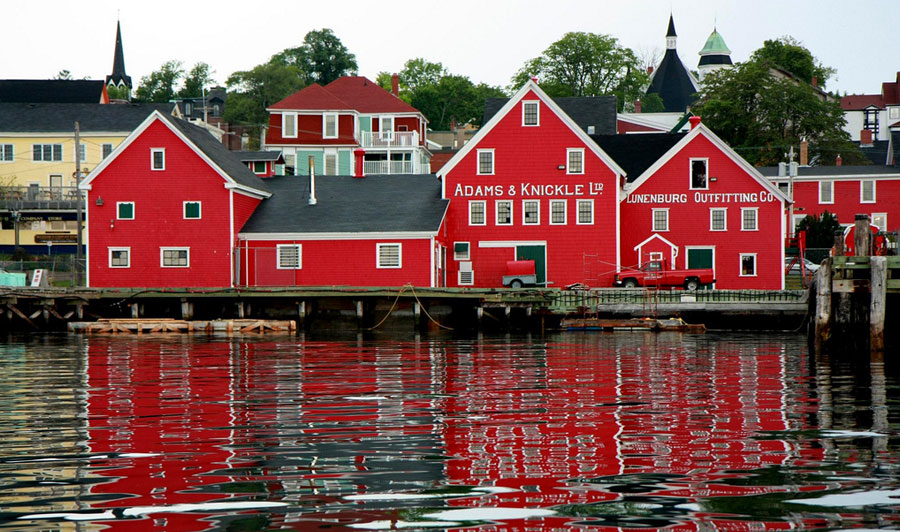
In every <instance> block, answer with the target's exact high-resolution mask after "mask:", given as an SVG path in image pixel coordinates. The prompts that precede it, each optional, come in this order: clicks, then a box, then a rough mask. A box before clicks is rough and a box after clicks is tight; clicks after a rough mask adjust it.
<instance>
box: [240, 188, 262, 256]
mask: <svg viewBox="0 0 900 532" xmlns="http://www.w3.org/2000/svg"><path fill="white" fill-rule="evenodd" d="M260 201H261V200H259V199H256V198H251V197H250V196H245V195H243V194H238V193H235V194H234V200H233V203H234V235H235V242H234V244H235V245H237V234H238V232H240V230H241V228H243V227H244V224H245V223H247V220H249V219H250V215H251V214H253V211H254V210H256V207H257V206H258V205H259V202H260Z"/></svg>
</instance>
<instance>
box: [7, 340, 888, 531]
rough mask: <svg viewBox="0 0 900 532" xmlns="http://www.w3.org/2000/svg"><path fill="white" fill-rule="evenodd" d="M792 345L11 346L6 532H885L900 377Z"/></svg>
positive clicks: (859, 359) (857, 359)
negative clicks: (397, 531) (401, 531)
mask: <svg viewBox="0 0 900 532" xmlns="http://www.w3.org/2000/svg"><path fill="white" fill-rule="evenodd" d="M888 359H889V360H888V361H887V364H886V365H885V364H884V363H881V362H872V361H870V360H869V357H868V355H862V356H857V355H854V354H852V353H838V354H833V355H831V356H828V357H824V356H820V357H815V356H812V355H811V354H810V353H809V351H808V349H807V346H806V339H805V337H804V336H802V335H796V334H742V333H707V334H682V333H648V332H627V333H626V332H623V333H581V332H571V333H555V334H549V335H546V336H543V337H538V336H472V337H465V338H460V337H455V336H453V335H452V334H447V335H445V336H442V335H429V336H425V335H423V336H413V335H411V334H410V335H403V334H400V333H393V334H383V335H349V336H341V335H332V336H316V335H309V334H306V335H300V336H287V335H285V336H273V335H257V336H253V335H245V336H234V337H229V336H206V335H194V336H190V335H156V336H122V335H120V336H87V337H86V336H76V335H65V334H40V335H27V336H26V335H22V336H7V337H5V341H4V342H3V343H2V344H0V405H2V409H0V529H2V530H22V531H31V530H33V531H39V530H40V531H45V530H65V531H69V530H71V531H95V530H96V531H100V530H104V531H117V530H123V531H132V530H136V531H167V532H186V531H201V530H222V531H270V530H298V531H299V530H325V529H328V530H331V531H335V530H337V531H340V530H347V531H349V530H357V531H358V530H387V529H391V530H395V529H409V530H455V529H468V530H492V531H493V530H509V531H543V530H597V531H605V530H609V531H613V530H658V529H666V530H781V529H785V530H786V529H810V530H812V529H823V530H824V529H828V530H834V529H858V528H866V529H874V528H895V527H900V475H898V464H900V460H898V458H900V446H898V429H900V371H898V370H897V367H896V364H895V363H894V365H892V363H891V360H890V356H888Z"/></svg>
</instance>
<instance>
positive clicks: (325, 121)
mask: <svg viewBox="0 0 900 532" xmlns="http://www.w3.org/2000/svg"><path fill="white" fill-rule="evenodd" d="M329 118H334V135H329V134H328V119H329ZM338 118H339V117H338V114H337V113H323V114H322V138H323V139H336V138H338V137H340V136H341V132H340V125H339V122H340V120H338ZM380 127H381V125H380V124H379V128H380Z"/></svg>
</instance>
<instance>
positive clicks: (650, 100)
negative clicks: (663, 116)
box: [641, 92, 666, 113]
mask: <svg viewBox="0 0 900 532" xmlns="http://www.w3.org/2000/svg"><path fill="white" fill-rule="evenodd" d="M665 110H666V106H665V104H664V103H663V99H662V96H660V95H659V94H657V93H655V92H651V93H650V94H645V95H643V96H641V112H642V113H663V112H665Z"/></svg>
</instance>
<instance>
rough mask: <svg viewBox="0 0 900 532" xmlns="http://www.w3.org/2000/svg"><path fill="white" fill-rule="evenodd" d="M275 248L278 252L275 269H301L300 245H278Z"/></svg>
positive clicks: (301, 250) (301, 248) (301, 255)
mask: <svg viewBox="0 0 900 532" xmlns="http://www.w3.org/2000/svg"><path fill="white" fill-rule="evenodd" d="M275 248H276V249H277V251H278V266H277V269H279V270H299V269H300V268H302V267H303V245H302V244H278V245H276V246H275Z"/></svg>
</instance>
